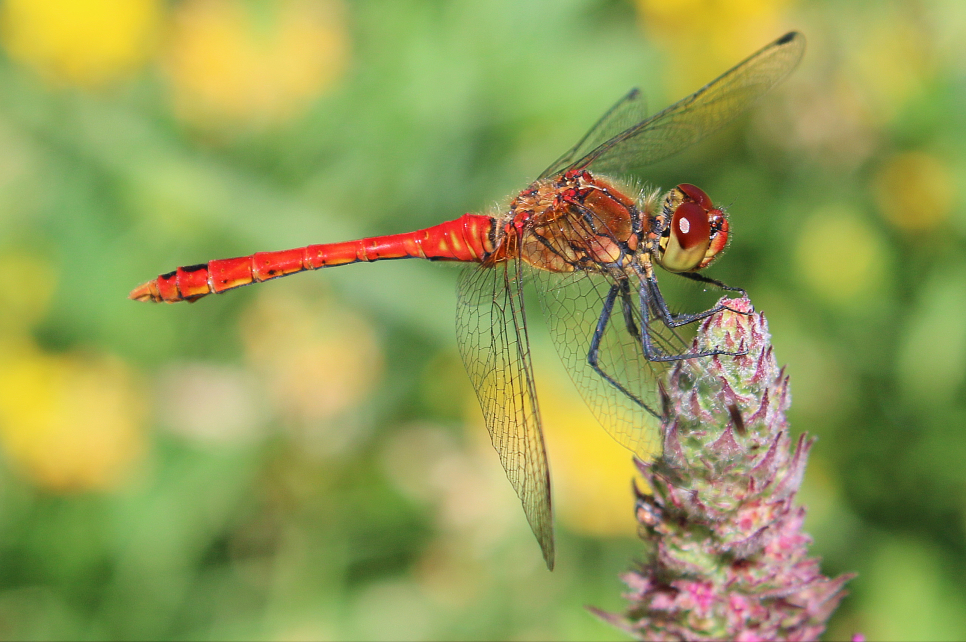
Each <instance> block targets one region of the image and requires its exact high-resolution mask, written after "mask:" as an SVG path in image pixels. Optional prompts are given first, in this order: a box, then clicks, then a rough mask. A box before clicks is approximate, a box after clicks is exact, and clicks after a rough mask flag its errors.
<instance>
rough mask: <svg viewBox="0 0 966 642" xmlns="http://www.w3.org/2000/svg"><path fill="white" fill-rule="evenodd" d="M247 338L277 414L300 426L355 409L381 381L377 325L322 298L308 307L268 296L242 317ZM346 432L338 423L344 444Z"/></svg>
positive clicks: (249, 353)
mask: <svg viewBox="0 0 966 642" xmlns="http://www.w3.org/2000/svg"><path fill="white" fill-rule="evenodd" d="M263 287H264V286H263ZM242 335H243V340H244V344H245V352H246V355H247V358H248V360H249V362H250V363H251V364H252V365H253V366H254V368H255V370H256V372H258V373H259V374H260V375H261V376H262V378H263V381H264V383H265V386H266V387H267V389H268V393H269V395H270V396H271V398H272V399H273V401H274V402H275V405H276V407H277V410H278V412H279V413H281V414H282V415H284V416H286V417H287V418H288V419H290V420H293V421H295V422H297V423H300V424H309V425H311V424H318V423H324V422H327V421H330V420H332V419H334V418H336V417H338V416H339V415H341V414H342V413H344V412H346V411H347V410H350V409H352V408H354V407H356V406H357V405H358V404H360V403H361V402H362V401H363V400H364V399H365V397H366V395H367V394H369V393H370V392H371V391H372V389H373V388H374V387H375V385H376V384H377V383H378V382H379V380H380V378H381V377H382V371H383V355H382V346H381V345H380V343H379V340H378V338H377V336H376V333H375V330H374V329H373V327H372V325H371V324H370V323H369V322H368V321H367V320H366V319H365V318H364V317H362V316H361V315H359V314H358V313H356V312H353V311H352V310H349V309H347V308H344V307H340V306H339V305H337V304H333V302H332V301H331V300H329V301H323V297H318V298H317V301H315V302H313V303H308V302H306V301H303V300H300V299H297V298H295V297H293V296H290V295H286V294H282V293H280V292H277V291H271V290H269V291H267V292H266V293H265V294H262V296H260V297H259V299H258V301H257V302H256V304H255V305H254V306H253V307H252V308H251V309H249V310H248V311H247V313H246V314H245V316H244V317H243V319H242ZM347 428H348V426H345V425H342V424H340V431H339V435H338V437H339V438H349V437H350V435H349V433H351V430H348V429H347ZM329 432H332V431H329ZM335 437H336V436H333V438H335Z"/></svg>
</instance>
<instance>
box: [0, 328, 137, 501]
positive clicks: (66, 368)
mask: <svg viewBox="0 0 966 642" xmlns="http://www.w3.org/2000/svg"><path fill="white" fill-rule="evenodd" d="M143 417H144V408H143V396H142V394H141V391H140V389H139V387H138V386H137V385H136V384H135V382H134V380H133V376H132V374H131V372H130V371H129V370H128V369H127V368H126V367H125V366H124V365H123V364H122V363H120V362H119V361H118V360H116V359H113V358H109V357H105V356H86V355H85V356H80V355H70V356H62V355H50V354H45V353H43V352H40V351H39V350H37V349H36V348H35V347H33V346H30V345H29V344H24V345H20V346H17V347H12V346H9V345H8V346H6V347H4V348H3V350H2V356H0V440H2V443H3V448H4V450H5V451H6V455H7V457H8V458H9V459H10V460H11V461H12V462H13V463H14V465H15V466H16V467H17V468H19V469H20V470H22V471H23V472H24V473H25V474H26V475H27V476H28V477H30V478H31V479H32V480H33V481H34V482H35V483H37V484H38V485H40V486H43V487H46V488H49V489H52V490H56V491H82V490H92V489H105V488H110V487H112V486H115V485H116V484H117V483H118V482H120V481H122V480H123V477H124V474H125V473H127V472H128V471H129V470H130V468H131V466H132V464H134V462H136V461H137V460H138V459H139V458H140V456H141V454H142V453H143V451H144V445H145V444H144V433H143V424H142V421H143Z"/></svg>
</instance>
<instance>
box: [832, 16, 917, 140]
mask: <svg viewBox="0 0 966 642" xmlns="http://www.w3.org/2000/svg"><path fill="white" fill-rule="evenodd" d="M904 13H905V12H904V11H903V12H902V13H900V11H899V10H897V9H895V8H892V9H886V10H885V11H880V12H875V13H874V14H872V15H870V17H869V20H868V22H867V24H865V25H864V27H863V28H862V29H860V30H858V31H856V30H852V29H850V30H849V32H848V36H847V37H848V44H847V45H846V46H844V47H843V53H844V54H845V60H844V63H845V64H844V65H842V64H840V65H839V67H840V69H841V72H840V73H841V74H842V75H843V76H844V79H843V80H844V82H848V83H850V84H855V85H858V86H859V87H860V88H861V92H862V94H863V95H864V98H865V100H866V102H867V104H868V107H869V109H870V111H871V113H872V114H873V115H874V116H875V117H876V121H878V122H879V123H880V124H884V123H887V122H889V121H891V120H893V119H894V118H895V117H896V116H898V115H900V114H901V113H902V109H903V107H904V106H905V105H906V104H907V103H908V101H909V100H910V99H912V98H914V97H915V96H916V95H919V94H921V93H922V92H923V91H924V89H925V87H926V86H927V84H928V83H929V81H930V79H931V77H932V76H933V75H934V73H935V70H936V64H935V57H936V56H935V51H934V49H935V47H936V39H935V38H934V37H933V34H931V33H930V32H929V31H928V30H927V29H926V28H925V25H924V24H923V21H921V20H916V19H915V18H914V17H913V16H911V15H904Z"/></svg>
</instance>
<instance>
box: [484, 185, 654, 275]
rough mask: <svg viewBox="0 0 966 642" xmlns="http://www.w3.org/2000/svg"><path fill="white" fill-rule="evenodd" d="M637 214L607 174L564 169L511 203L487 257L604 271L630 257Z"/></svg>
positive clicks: (636, 242) (552, 268)
mask: <svg viewBox="0 0 966 642" xmlns="http://www.w3.org/2000/svg"><path fill="white" fill-rule="evenodd" d="M642 219H643V217H642V214H641V212H640V210H639V209H638V208H637V205H636V203H635V200H634V199H633V198H630V197H629V196H627V195H626V194H625V193H624V191H623V189H622V188H620V187H618V186H617V185H616V184H615V183H614V182H613V181H611V180H610V179H607V178H603V177H600V176H593V175H591V174H590V172H587V171H574V172H566V173H564V174H560V175H558V176H556V177H553V178H551V179H547V180H542V181H537V182H536V183H534V184H533V185H531V186H530V187H529V188H527V189H526V190H524V191H523V192H521V193H520V195H519V196H517V197H516V198H515V199H514V200H513V201H512V202H511V203H510V207H509V210H508V212H507V214H506V216H505V217H504V218H503V222H502V224H501V229H502V235H501V238H500V239H499V241H498V248H497V250H496V251H495V252H494V253H493V255H492V257H491V259H490V260H491V261H503V260H507V259H510V258H516V257H519V258H520V259H521V260H522V261H524V262H525V263H528V264H530V265H532V266H533V267H536V268H539V269H541V270H546V271H549V272H573V271H577V270H584V271H609V270H612V269H614V268H620V267H622V266H625V265H628V264H629V263H630V262H631V261H632V260H633V258H634V255H635V254H636V252H637V251H638V248H639V247H640V246H641V242H640V241H641V230H642V229H643V220H642Z"/></svg>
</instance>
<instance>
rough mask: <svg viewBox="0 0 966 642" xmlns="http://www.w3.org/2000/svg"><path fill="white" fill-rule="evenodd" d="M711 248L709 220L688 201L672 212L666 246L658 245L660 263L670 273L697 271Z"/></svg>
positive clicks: (701, 208)
mask: <svg viewBox="0 0 966 642" xmlns="http://www.w3.org/2000/svg"><path fill="white" fill-rule="evenodd" d="M710 245H711V219H710V217H709V216H708V211H707V210H706V209H704V208H703V207H701V206H700V205H698V204H697V203H692V202H690V201H688V202H685V203H681V204H680V205H678V208H677V209H676V210H674V216H672V217H671V225H670V228H669V229H668V236H667V242H666V243H663V244H662V245H661V253H660V256H659V262H660V264H661V265H662V266H663V267H664V269H666V270H669V271H671V272H691V271H693V270H696V269H698V266H700V265H701V261H703V260H704V257H705V253H706V252H707V251H708V247H709V246H710Z"/></svg>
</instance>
